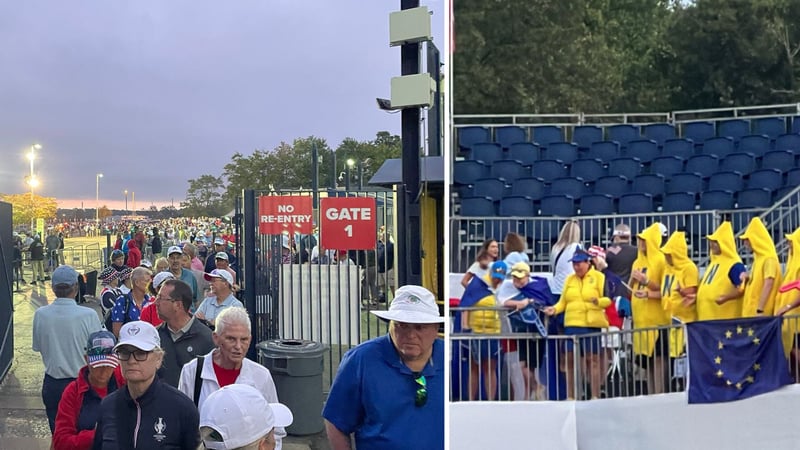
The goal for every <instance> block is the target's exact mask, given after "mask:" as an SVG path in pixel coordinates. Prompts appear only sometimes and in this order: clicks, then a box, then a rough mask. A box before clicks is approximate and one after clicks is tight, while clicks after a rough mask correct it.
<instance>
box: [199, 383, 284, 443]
mask: <svg viewBox="0 0 800 450" xmlns="http://www.w3.org/2000/svg"><path fill="white" fill-rule="evenodd" d="M293 420H294V417H293V416H292V412H291V411H290V410H289V408H287V407H286V405H283V404H281V403H267V401H266V400H265V399H264V396H263V395H261V392H259V391H258V390H256V388H254V387H253V386H250V385H247V384H229V385H227V386H225V387H223V388H221V389H219V390H217V391H214V392H212V393H211V395H209V396H208V398H206V400H205V401H204V402H203V406H202V407H201V408H200V427H201V428H202V427H209V428H213V429H214V430H216V431H217V433H219V436H220V437H221V438H222V440H221V441H219V440H215V439H212V438H210V437H209V438H206V439H204V440H203V444H204V445H205V446H206V448H211V449H222V450H229V449H235V448H240V447H244V446H246V445H249V444H252V443H254V442H256V441H257V440H259V439H261V438H263V437H264V436H266V435H267V433H269V432H270V430H272V429H273V428H275V427H287V426H289V425H291V424H292V421H293Z"/></svg>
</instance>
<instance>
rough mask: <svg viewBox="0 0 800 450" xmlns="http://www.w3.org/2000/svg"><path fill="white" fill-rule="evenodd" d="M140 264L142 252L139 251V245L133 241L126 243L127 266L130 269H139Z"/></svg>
mask: <svg viewBox="0 0 800 450" xmlns="http://www.w3.org/2000/svg"><path fill="white" fill-rule="evenodd" d="M141 262H142V252H141V251H140V250H139V244H138V243H136V241H134V240H133V239H131V240H130V241H128V262H127V266H128V267H130V268H131V269H135V268H137V267H139V264H141Z"/></svg>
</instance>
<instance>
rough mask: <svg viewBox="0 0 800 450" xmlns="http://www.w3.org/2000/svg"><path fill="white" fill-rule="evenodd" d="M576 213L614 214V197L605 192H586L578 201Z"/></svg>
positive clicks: (593, 214) (590, 214) (587, 214)
mask: <svg viewBox="0 0 800 450" xmlns="http://www.w3.org/2000/svg"><path fill="white" fill-rule="evenodd" d="M578 209H579V211H578V213H579V214H580V215H582V216H600V215H608V214H614V213H615V212H616V211H615V210H614V199H613V198H612V197H611V196H610V195H606V194H587V195H583V196H581V198H580V200H579V201H578Z"/></svg>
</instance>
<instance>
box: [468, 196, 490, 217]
mask: <svg viewBox="0 0 800 450" xmlns="http://www.w3.org/2000/svg"><path fill="white" fill-rule="evenodd" d="M461 215H462V216H469V217H493V216H495V215H497V211H496V208H495V203H494V202H493V201H492V200H491V199H488V198H486V197H467V198H462V199H461Z"/></svg>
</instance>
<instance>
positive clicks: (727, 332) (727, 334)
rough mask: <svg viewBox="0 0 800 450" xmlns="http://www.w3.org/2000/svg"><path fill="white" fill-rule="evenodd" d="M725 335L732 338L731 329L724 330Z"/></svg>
mask: <svg viewBox="0 0 800 450" xmlns="http://www.w3.org/2000/svg"><path fill="white" fill-rule="evenodd" d="M725 337H726V338H728V339H730V338H732V337H733V331H731V330H728V331H726V332H725Z"/></svg>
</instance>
